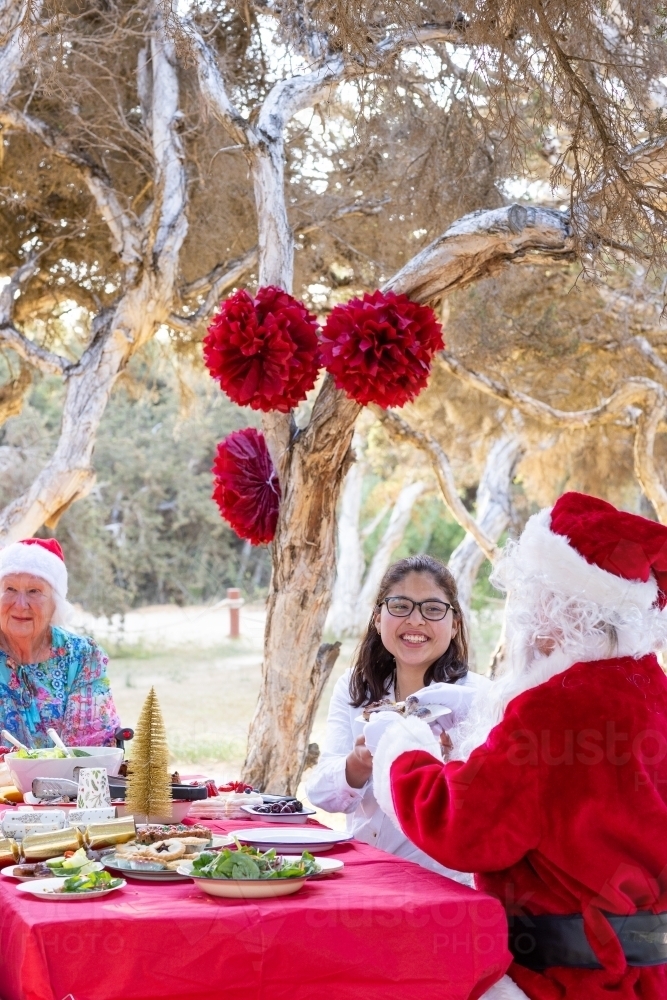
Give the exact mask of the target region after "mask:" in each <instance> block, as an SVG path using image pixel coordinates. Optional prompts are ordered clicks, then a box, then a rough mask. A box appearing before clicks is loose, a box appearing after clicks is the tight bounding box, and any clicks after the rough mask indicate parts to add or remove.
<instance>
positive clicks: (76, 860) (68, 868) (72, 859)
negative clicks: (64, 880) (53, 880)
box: [46, 847, 104, 877]
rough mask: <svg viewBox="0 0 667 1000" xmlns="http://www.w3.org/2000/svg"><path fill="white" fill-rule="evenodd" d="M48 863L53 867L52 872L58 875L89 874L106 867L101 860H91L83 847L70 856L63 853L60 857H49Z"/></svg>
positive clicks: (48, 865) (49, 866)
mask: <svg viewBox="0 0 667 1000" xmlns="http://www.w3.org/2000/svg"><path fill="white" fill-rule="evenodd" d="M46 865H47V867H48V868H50V869H51V874H52V875H54V876H58V877H63V876H65V877H67V876H68V875H88V874H89V873H90V872H99V871H101V870H102V868H103V867H104V865H102V864H100V862H99V861H91V860H90V858H89V857H88V855H87V854H86V852H85V850H84V849H83V847H80V848H79V850H78V851H76V852H75V853H74V854H71V855H70V856H69V857H67V856H66V855H64V854H63V855H61V856H60V857H59V858H49V860H48V861H47V862H46Z"/></svg>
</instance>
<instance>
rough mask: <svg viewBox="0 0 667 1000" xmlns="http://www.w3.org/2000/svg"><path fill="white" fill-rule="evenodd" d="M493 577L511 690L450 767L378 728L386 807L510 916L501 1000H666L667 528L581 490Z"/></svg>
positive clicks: (410, 730)
mask: <svg viewBox="0 0 667 1000" xmlns="http://www.w3.org/2000/svg"><path fill="white" fill-rule="evenodd" d="M496 580H497V581H498V582H499V583H501V584H502V586H503V587H504V588H505V589H506V590H507V593H508V603H507V667H506V670H505V672H504V674H503V676H502V677H500V678H498V679H497V680H496V681H494V683H493V684H491V685H489V686H488V687H489V689H490V692H489V695H488V696H484V695H482V696H481V699H483V700H479V701H478V703H477V704H475V705H473V707H472V709H471V712H470V713H469V715H468V717H467V719H466V720H465V721H464V722H463V723H461V725H459V726H458V727H456V728H455V729H454V730H452V732H451V733H450V736H451V740H452V743H453V750H452V751H451V752H450V754H449V759H448V760H447V761H446V762H445V761H443V756H442V747H441V744H440V742H439V741H438V739H436V737H435V735H434V734H433V732H432V731H431V729H430V728H429V726H428V725H426V724H425V723H424V722H422V721H421V720H419V719H415V718H408V719H405V720H400V721H396V718H395V716H393V717H391V718H387V713H384V715H378V716H377V717H376V719H374V720H373V721H372V722H370V723H368V725H367V727H366V742H367V745H368V746H369V748H370V749H371V751H372V752H373V753H374V772H373V781H374V790H375V795H376V798H377V800H378V802H379V804H380V806H381V808H382V809H383V810H384V811H385V812H386V813H388V814H389V815H391V816H392V817H393V818H394V819H395V822H396V823H397V824H398V825H399V826H400V828H401V829H402V830H403V831H404V833H405V834H406V835H407V836H408V837H409V838H410V840H412V841H413V842H414V843H415V844H416V845H417V847H419V848H420V849H421V850H423V851H425V852H426V853H427V854H429V855H430V856H431V857H433V858H435V860H436V861H438V862H439V863H440V864H442V865H445V866H446V867H448V868H454V869H457V870H460V871H472V872H475V873H476V875H475V885H476V886H477V888H479V889H482V890H484V891H485V892H487V893H491V894H492V895H494V896H496V897H497V898H499V899H500V900H501V901H502V902H503V904H504V905H505V907H506V910H507V916H508V924H509V946H510V950H511V952H512V954H513V956H514V961H513V963H512V965H511V967H510V969H509V976H508V977H505V979H503V980H501V982H500V983H498V984H496V986H494V987H492V989H491V991H490V992H489V993H488V994H487V996H488V997H489V1000H491V998H493V1000H496V998H498V1000H500V998H502V1000H514V998H519V997H525V996H527V997H529V998H531V1000H667V679H666V678H665V675H664V673H663V671H662V669H661V667H660V664H659V663H658V660H657V658H656V655H655V652H656V650H658V649H660V648H661V647H663V645H664V644H665V641H666V640H667V610H665V611H663V608H664V606H665V604H666V603H667V527H665V526H663V525H661V524H656V523H655V522H653V521H649V520H646V519H645V518H642V517H637V516H635V515H633V514H627V513H623V512H621V511H617V510H616V509H615V508H614V507H612V506H611V505H610V504H608V503H605V502H604V501H602V500H598V499H595V498H594V497H588V496H583V495H582V494H578V493H568V494H566V495H565V496H563V497H561V498H560V500H558V502H557V503H556V504H555V506H554V507H553V508H552V509H551V510H544V511H542V512H541V513H539V514H536V515H535V516H534V517H532V518H531V519H530V520H529V521H528V524H527V525H526V529H525V531H524V533H523V535H522V536H521V538H520V540H519V541H518V543H515V544H510V545H509V546H508V549H507V550H506V552H505V553H504V556H503V559H502V562H501V564H500V566H499V567H498V569H497V571H496Z"/></svg>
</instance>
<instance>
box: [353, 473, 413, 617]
mask: <svg viewBox="0 0 667 1000" xmlns="http://www.w3.org/2000/svg"><path fill="white" fill-rule="evenodd" d="M425 489H426V483H423V482H421V481H419V482H416V483H409V484H408V485H407V486H404V487H403V489H402V490H401V492H400V493H399V494H398V497H397V499H396V503H395V504H394V506H393V509H392V512H391V516H390V518H389V523H388V525H387V527H386V529H385V531H384V533H383V535H382V538H381V539H380V544H379V545H378V547H377V549H376V550H375V555H374V556H373V558H372V559H371V563H370V566H369V567H368V570H367V572H366V576H365V578H364V583H363V586H362V588H361V593H360V594H359V599H358V601H357V608H356V615H355V619H354V623H355V633H354V634H355V635H360V634H361V632H363V630H364V628H365V626H366V624H367V623H368V619H369V618H370V615H371V611H372V610H373V605H374V602H375V596H376V594H377V592H378V588H379V586H380V581H381V579H382V577H383V576H384V574H385V571H386V569H387V567H388V566H389V563H390V562H391V557H392V555H393V554H394V551H395V550H396V549H397V548H398V546H399V545H400V544H401V542H402V541H403V536H404V534H405V529H406V528H407V526H408V523H409V521H410V515H411V514H412V508H413V507H414V505H415V503H416V502H417V500H418V499H419V497H420V496H421V495H422V493H423V492H424V490H425Z"/></svg>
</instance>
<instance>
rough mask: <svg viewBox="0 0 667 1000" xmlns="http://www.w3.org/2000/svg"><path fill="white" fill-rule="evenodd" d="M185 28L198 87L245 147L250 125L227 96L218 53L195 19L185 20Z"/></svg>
mask: <svg viewBox="0 0 667 1000" xmlns="http://www.w3.org/2000/svg"><path fill="white" fill-rule="evenodd" d="M183 27H184V29H185V31H186V33H187V36H188V37H189V39H190V43H191V46H192V51H193V54H194V56H195V62H196V65H197V77H198V79H199V87H200V89H201V92H202V96H203V97H204V100H205V101H206V105H207V107H208V108H209V109H210V111H211V112H212V113H213V115H214V116H215V117H216V118H217V119H218V121H219V122H221V123H222V124H223V125H224V126H225V128H226V129H227V131H228V133H229V134H230V136H231V137H232V139H234V141H235V142H237V143H238V144H239V146H243V147H244V148H246V147H247V146H248V137H249V134H250V132H251V126H250V124H249V123H248V122H247V121H246V120H245V118H244V117H243V115H242V114H241V113H240V111H238V110H237V108H236V107H235V106H234V105H233V104H232V102H231V100H230V99H229V97H228V95H227V88H226V87H225V81H224V80H223V77H222V73H221V72H220V70H219V68H218V63H217V60H216V57H215V53H214V52H213V50H212V49H211V47H210V46H209V45H207V44H206V42H205V41H204V39H203V38H202V37H201V35H200V34H199V32H198V31H197V29H196V27H195V26H194V23H193V22H192V21H186V22H184V25H183Z"/></svg>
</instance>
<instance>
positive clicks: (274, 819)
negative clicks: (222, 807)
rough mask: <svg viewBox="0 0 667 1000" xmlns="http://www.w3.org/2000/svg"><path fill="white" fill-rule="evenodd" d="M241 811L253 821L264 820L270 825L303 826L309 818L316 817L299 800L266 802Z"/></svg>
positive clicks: (244, 807) (242, 807) (312, 811)
mask: <svg viewBox="0 0 667 1000" xmlns="http://www.w3.org/2000/svg"><path fill="white" fill-rule="evenodd" d="M241 809H242V810H243V812H244V813H246V815H247V816H250V817H252V819H263V820H264V822H267V821H268V822H269V823H287V824H288V825H289V824H292V825H299V824H301V825H303V824H304V823H307V822H308V817H309V816H314V815H315V810H314V809H304V808H303V805H302V803H301V802H299V800H298V799H292V800H289V801H282V802H265V803H264V804H263V805H261V806H241Z"/></svg>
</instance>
